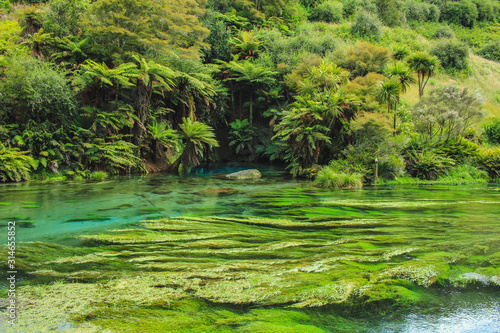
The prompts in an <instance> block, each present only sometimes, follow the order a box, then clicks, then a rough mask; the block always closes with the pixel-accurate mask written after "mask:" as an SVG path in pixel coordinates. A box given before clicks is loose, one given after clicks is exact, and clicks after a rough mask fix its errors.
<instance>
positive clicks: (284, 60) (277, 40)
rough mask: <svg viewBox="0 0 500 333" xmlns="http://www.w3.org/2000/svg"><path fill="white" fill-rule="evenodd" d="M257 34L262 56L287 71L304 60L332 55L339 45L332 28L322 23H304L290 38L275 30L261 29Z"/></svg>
mask: <svg viewBox="0 0 500 333" xmlns="http://www.w3.org/2000/svg"><path fill="white" fill-rule="evenodd" d="M257 34H258V36H259V39H260V40H261V41H262V42H263V44H262V46H263V48H264V49H265V50H266V52H265V53H264V54H266V55H267V56H269V57H270V58H271V59H272V61H273V62H274V63H275V64H276V65H278V66H281V67H284V70H288V71H289V70H291V69H293V68H295V67H296V66H297V65H298V64H299V63H300V62H302V61H304V59H307V58H310V57H311V58H314V57H316V55H320V56H325V55H327V54H331V53H333V52H334V51H335V50H336V49H337V48H338V45H339V41H338V39H336V38H333V36H334V35H336V32H335V29H334V27H333V26H332V25H328V24H325V23H323V22H314V23H310V22H308V23H304V24H302V25H300V26H299V27H297V29H296V31H295V33H294V34H293V35H292V36H289V34H283V33H281V32H279V31H278V30H275V29H272V30H268V29H261V30H259V31H258V32H257ZM284 65H286V66H284Z"/></svg>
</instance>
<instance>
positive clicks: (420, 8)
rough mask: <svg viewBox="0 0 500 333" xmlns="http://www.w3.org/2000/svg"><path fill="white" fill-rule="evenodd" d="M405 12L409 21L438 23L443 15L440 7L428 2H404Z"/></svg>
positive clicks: (411, 0)
mask: <svg viewBox="0 0 500 333" xmlns="http://www.w3.org/2000/svg"><path fill="white" fill-rule="evenodd" d="M403 12H404V14H405V17H406V19H407V20H409V21H417V22H427V21H430V22H438V21H439V17H440V15H441V11H440V10H439V7H438V6H436V5H435V4H430V3H427V2H419V1H416V0H409V1H405V2H404V8H403Z"/></svg>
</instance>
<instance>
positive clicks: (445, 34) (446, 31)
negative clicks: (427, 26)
mask: <svg viewBox="0 0 500 333" xmlns="http://www.w3.org/2000/svg"><path fill="white" fill-rule="evenodd" d="M434 38H448V39H450V38H455V33H454V32H453V31H452V30H451V29H450V28H449V27H447V26H442V27H440V28H439V29H437V30H436V32H435V33H434Z"/></svg>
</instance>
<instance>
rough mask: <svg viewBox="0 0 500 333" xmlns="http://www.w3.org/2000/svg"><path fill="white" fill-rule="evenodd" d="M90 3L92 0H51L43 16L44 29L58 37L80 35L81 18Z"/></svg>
mask: <svg viewBox="0 0 500 333" xmlns="http://www.w3.org/2000/svg"><path fill="white" fill-rule="evenodd" d="M90 3H91V1H90V0H50V2H49V8H48V10H47V11H46V12H45V16H44V18H43V29H44V31H45V32H46V33H53V34H54V35H55V36H58V37H65V36H68V35H75V36H76V35H78V32H79V30H80V29H81V26H80V18H81V16H82V15H83V14H84V13H85V12H86V10H87V9H88V7H89V6H90Z"/></svg>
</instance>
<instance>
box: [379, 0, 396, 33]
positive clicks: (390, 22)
mask: <svg viewBox="0 0 500 333" xmlns="http://www.w3.org/2000/svg"><path fill="white" fill-rule="evenodd" d="M374 2H375V5H376V6H377V12H378V16H379V17H380V19H381V20H382V22H383V23H384V24H385V25H387V26H389V27H395V26H398V25H400V24H401V23H402V11H401V8H400V6H401V5H400V3H399V2H397V1H393V0H375V1H374Z"/></svg>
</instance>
